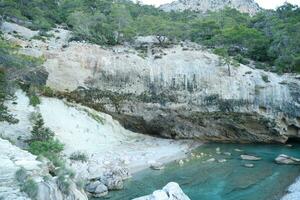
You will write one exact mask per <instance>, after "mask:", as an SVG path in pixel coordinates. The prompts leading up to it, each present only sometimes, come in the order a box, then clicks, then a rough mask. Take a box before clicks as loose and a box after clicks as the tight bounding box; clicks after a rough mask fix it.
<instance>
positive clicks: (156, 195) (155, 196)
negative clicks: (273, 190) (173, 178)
mask: <svg viewBox="0 0 300 200" xmlns="http://www.w3.org/2000/svg"><path fill="white" fill-rule="evenodd" d="M175 199H176V200H190V198H189V197H188V196H187V195H185V194H184V192H183V191H182V189H181V188H180V187H179V185H178V183H174V182H171V183H168V184H167V185H166V186H165V187H164V188H163V189H162V190H157V191H154V192H153V193H152V194H151V195H148V196H143V197H139V198H135V199H133V200H175Z"/></svg>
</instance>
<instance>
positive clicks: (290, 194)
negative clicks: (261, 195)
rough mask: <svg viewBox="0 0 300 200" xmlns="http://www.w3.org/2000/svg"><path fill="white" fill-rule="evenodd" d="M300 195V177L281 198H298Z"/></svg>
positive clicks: (292, 199) (291, 199) (285, 199)
mask: <svg viewBox="0 0 300 200" xmlns="http://www.w3.org/2000/svg"><path fill="white" fill-rule="evenodd" d="M299 197H300V177H298V178H297V180H296V182H295V183H293V184H292V185H291V186H290V187H289V188H288V189H287V192H286V194H285V195H284V196H283V197H282V198H281V200H298V199H299Z"/></svg>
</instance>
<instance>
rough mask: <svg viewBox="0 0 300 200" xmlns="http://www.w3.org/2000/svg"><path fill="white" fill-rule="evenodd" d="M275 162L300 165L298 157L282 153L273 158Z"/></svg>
mask: <svg viewBox="0 0 300 200" xmlns="http://www.w3.org/2000/svg"><path fill="white" fill-rule="evenodd" d="M275 162H276V163H278V164H285V165H300V159H298V158H294V157H291V156H287V155H284V154H281V155H279V156H278V157H277V158H276V159H275Z"/></svg>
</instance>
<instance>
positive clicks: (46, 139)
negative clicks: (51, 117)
mask: <svg viewBox="0 0 300 200" xmlns="http://www.w3.org/2000/svg"><path fill="white" fill-rule="evenodd" d="M33 118H34V119H33V121H34V125H33V129H32V131H31V140H30V141H29V149H28V150H29V151H30V152H31V153H32V154H35V155H38V156H44V157H46V158H48V159H49V160H50V161H52V162H53V164H56V165H60V164H61V162H60V161H59V160H60V159H59V156H60V155H59V154H60V153H61V152H62V150H63V149H64V145H63V144H61V143H60V142H59V141H58V140H56V139H54V133H53V132H52V131H51V130H50V129H49V128H47V127H44V120H43V118H42V116H41V114H39V113H38V114H36V116H34V117H33Z"/></svg>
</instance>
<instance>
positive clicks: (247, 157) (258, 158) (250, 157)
mask: <svg viewBox="0 0 300 200" xmlns="http://www.w3.org/2000/svg"><path fill="white" fill-rule="evenodd" d="M241 159H242V160H251V161H258V160H261V158H260V157H256V156H251V155H241Z"/></svg>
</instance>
